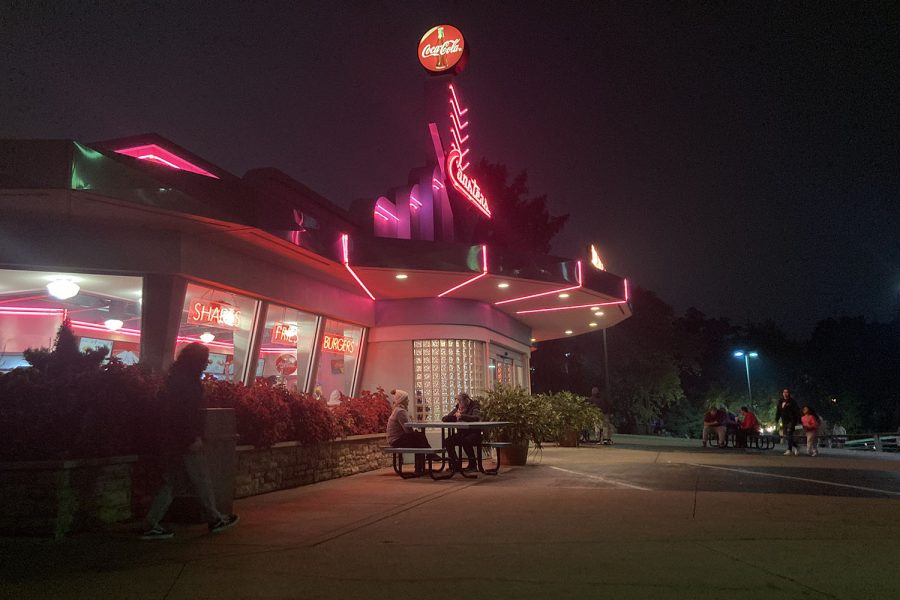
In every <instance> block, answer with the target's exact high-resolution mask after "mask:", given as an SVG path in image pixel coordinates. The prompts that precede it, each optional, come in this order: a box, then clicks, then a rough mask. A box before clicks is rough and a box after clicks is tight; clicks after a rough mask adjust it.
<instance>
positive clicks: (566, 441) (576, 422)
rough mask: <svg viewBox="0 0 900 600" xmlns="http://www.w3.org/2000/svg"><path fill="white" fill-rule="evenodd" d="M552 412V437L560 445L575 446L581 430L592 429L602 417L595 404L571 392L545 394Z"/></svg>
mask: <svg viewBox="0 0 900 600" xmlns="http://www.w3.org/2000/svg"><path fill="white" fill-rule="evenodd" d="M547 403H548V404H549V406H550V410H551V413H552V429H553V437H555V438H556V439H557V440H558V441H559V445H560V446H568V447H576V446H578V438H579V437H580V436H581V432H582V431H592V430H593V429H594V427H596V426H597V425H598V424H599V423H600V420H601V418H602V415H601V413H600V411H599V410H598V409H597V407H596V406H594V405H593V404H591V403H590V402H588V401H587V400H586V399H585V398H582V397H581V396H578V395H576V394H573V393H572V392H559V393H556V394H551V395H549V396H547Z"/></svg>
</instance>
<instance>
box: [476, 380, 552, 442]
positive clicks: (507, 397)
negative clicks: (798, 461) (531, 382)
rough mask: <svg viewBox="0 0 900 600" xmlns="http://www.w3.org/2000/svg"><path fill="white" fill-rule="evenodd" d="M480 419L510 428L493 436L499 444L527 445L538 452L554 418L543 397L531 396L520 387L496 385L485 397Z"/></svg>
mask: <svg viewBox="0 0 900 600" xmlns="http://www.w3.org/2000/svg"><path fill="white" fill-rule="evenodd" d="M481 415H482V417H483V418H484V420H486V421H509V422H510V423H512V425H509V426H506V427H500V428H498V429H497V430H496V431H494V432H492V435H494V436H495V437H496V438H497V439H499V440H504V441H508V442H513V443H516V444H519V443H524V442H526V441H530V442H532V443H534V444H535V446H537V447H538V448H540V447H541V443H542V442H543V441H544V439H546V438H547V437H548V436H549V435H551V434H552V432H553V423H554V417H553V413H552V409H551V407H550V403H549V401H548V400H547V397H546V396H543V395H531V394H529V393H528V392H526V391H525V390H524V389H523V388H521V387H509V386H504V385H498V386H497V387H496V388H495V389H493V390H488V391H487V392H486V393H485V398H484V400H483V401H482V403H481Z"/></svg>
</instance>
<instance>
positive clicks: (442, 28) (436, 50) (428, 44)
mask: <svg viewBox="0 0 900 600" xmlns="http://www.w3.org/2000/svg"><path fill="white" fill-rule="evenodd" d="M465 49H466V42H465V40H464V39H463V36H462V33H460V32H459V29H457V28H456V27H454V26H453V25H438V26H437V27H432V28H431V29H429V30H428V31H427V32H426V33H425V35H423V36H422V40H421V41H420V42H419V62H420V63H422V66H423V67H425V68H426V69H428V70H429V71H431V72H432V73H443V72H444V71H449V70H450V69H452V68H453V67H455V66H456V63H458V62H459V59H461V58H462V57H463V51H464V50H465Z"/></svg>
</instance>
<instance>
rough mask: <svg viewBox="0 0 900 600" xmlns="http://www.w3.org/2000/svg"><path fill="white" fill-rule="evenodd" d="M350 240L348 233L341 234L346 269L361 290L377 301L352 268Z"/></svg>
mask: <svg viewBox="0 0 900 600" xmlns="http://www.w3.org/2000/svg"><path fill="white" fill-rule="evenodd" d="M349 240H350V236H349V235H347V234H346V233H342V234H341V248H342V249H343V252H344V267H345V268H346V269H347V271H349V272H350V274H351V275H353V279H355V280H356V283H358V284H359V287H361V288H362V289H363V291H364V292H365V293H366V294H368V296H369V298H371V299H372V300H374V299H375V296H373V295H372V292H370V291H369V288H367V287H366V285H365V284H364V283H363V282H362V280H361V279H360V278H359V276H358V275H357V274H356V273H355V272H354V271H353V269H352V268H351V267H350V247H349Z"/></svg>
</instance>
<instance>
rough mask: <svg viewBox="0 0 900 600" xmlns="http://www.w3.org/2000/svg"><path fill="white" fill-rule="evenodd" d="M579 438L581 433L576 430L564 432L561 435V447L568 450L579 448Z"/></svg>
mask: <svg viewBox="0 0 900 600" xmlns="http://www.w3.org/2000/svg"><path fill="white" fill-rule="evenodd" d="M578 437H579V432H578V431H576V430H574V429H571V430H569V431H563V432H562V433H560V434H559V445H560V446H563V447H566V448H577V447H578Z"/></svg>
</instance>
